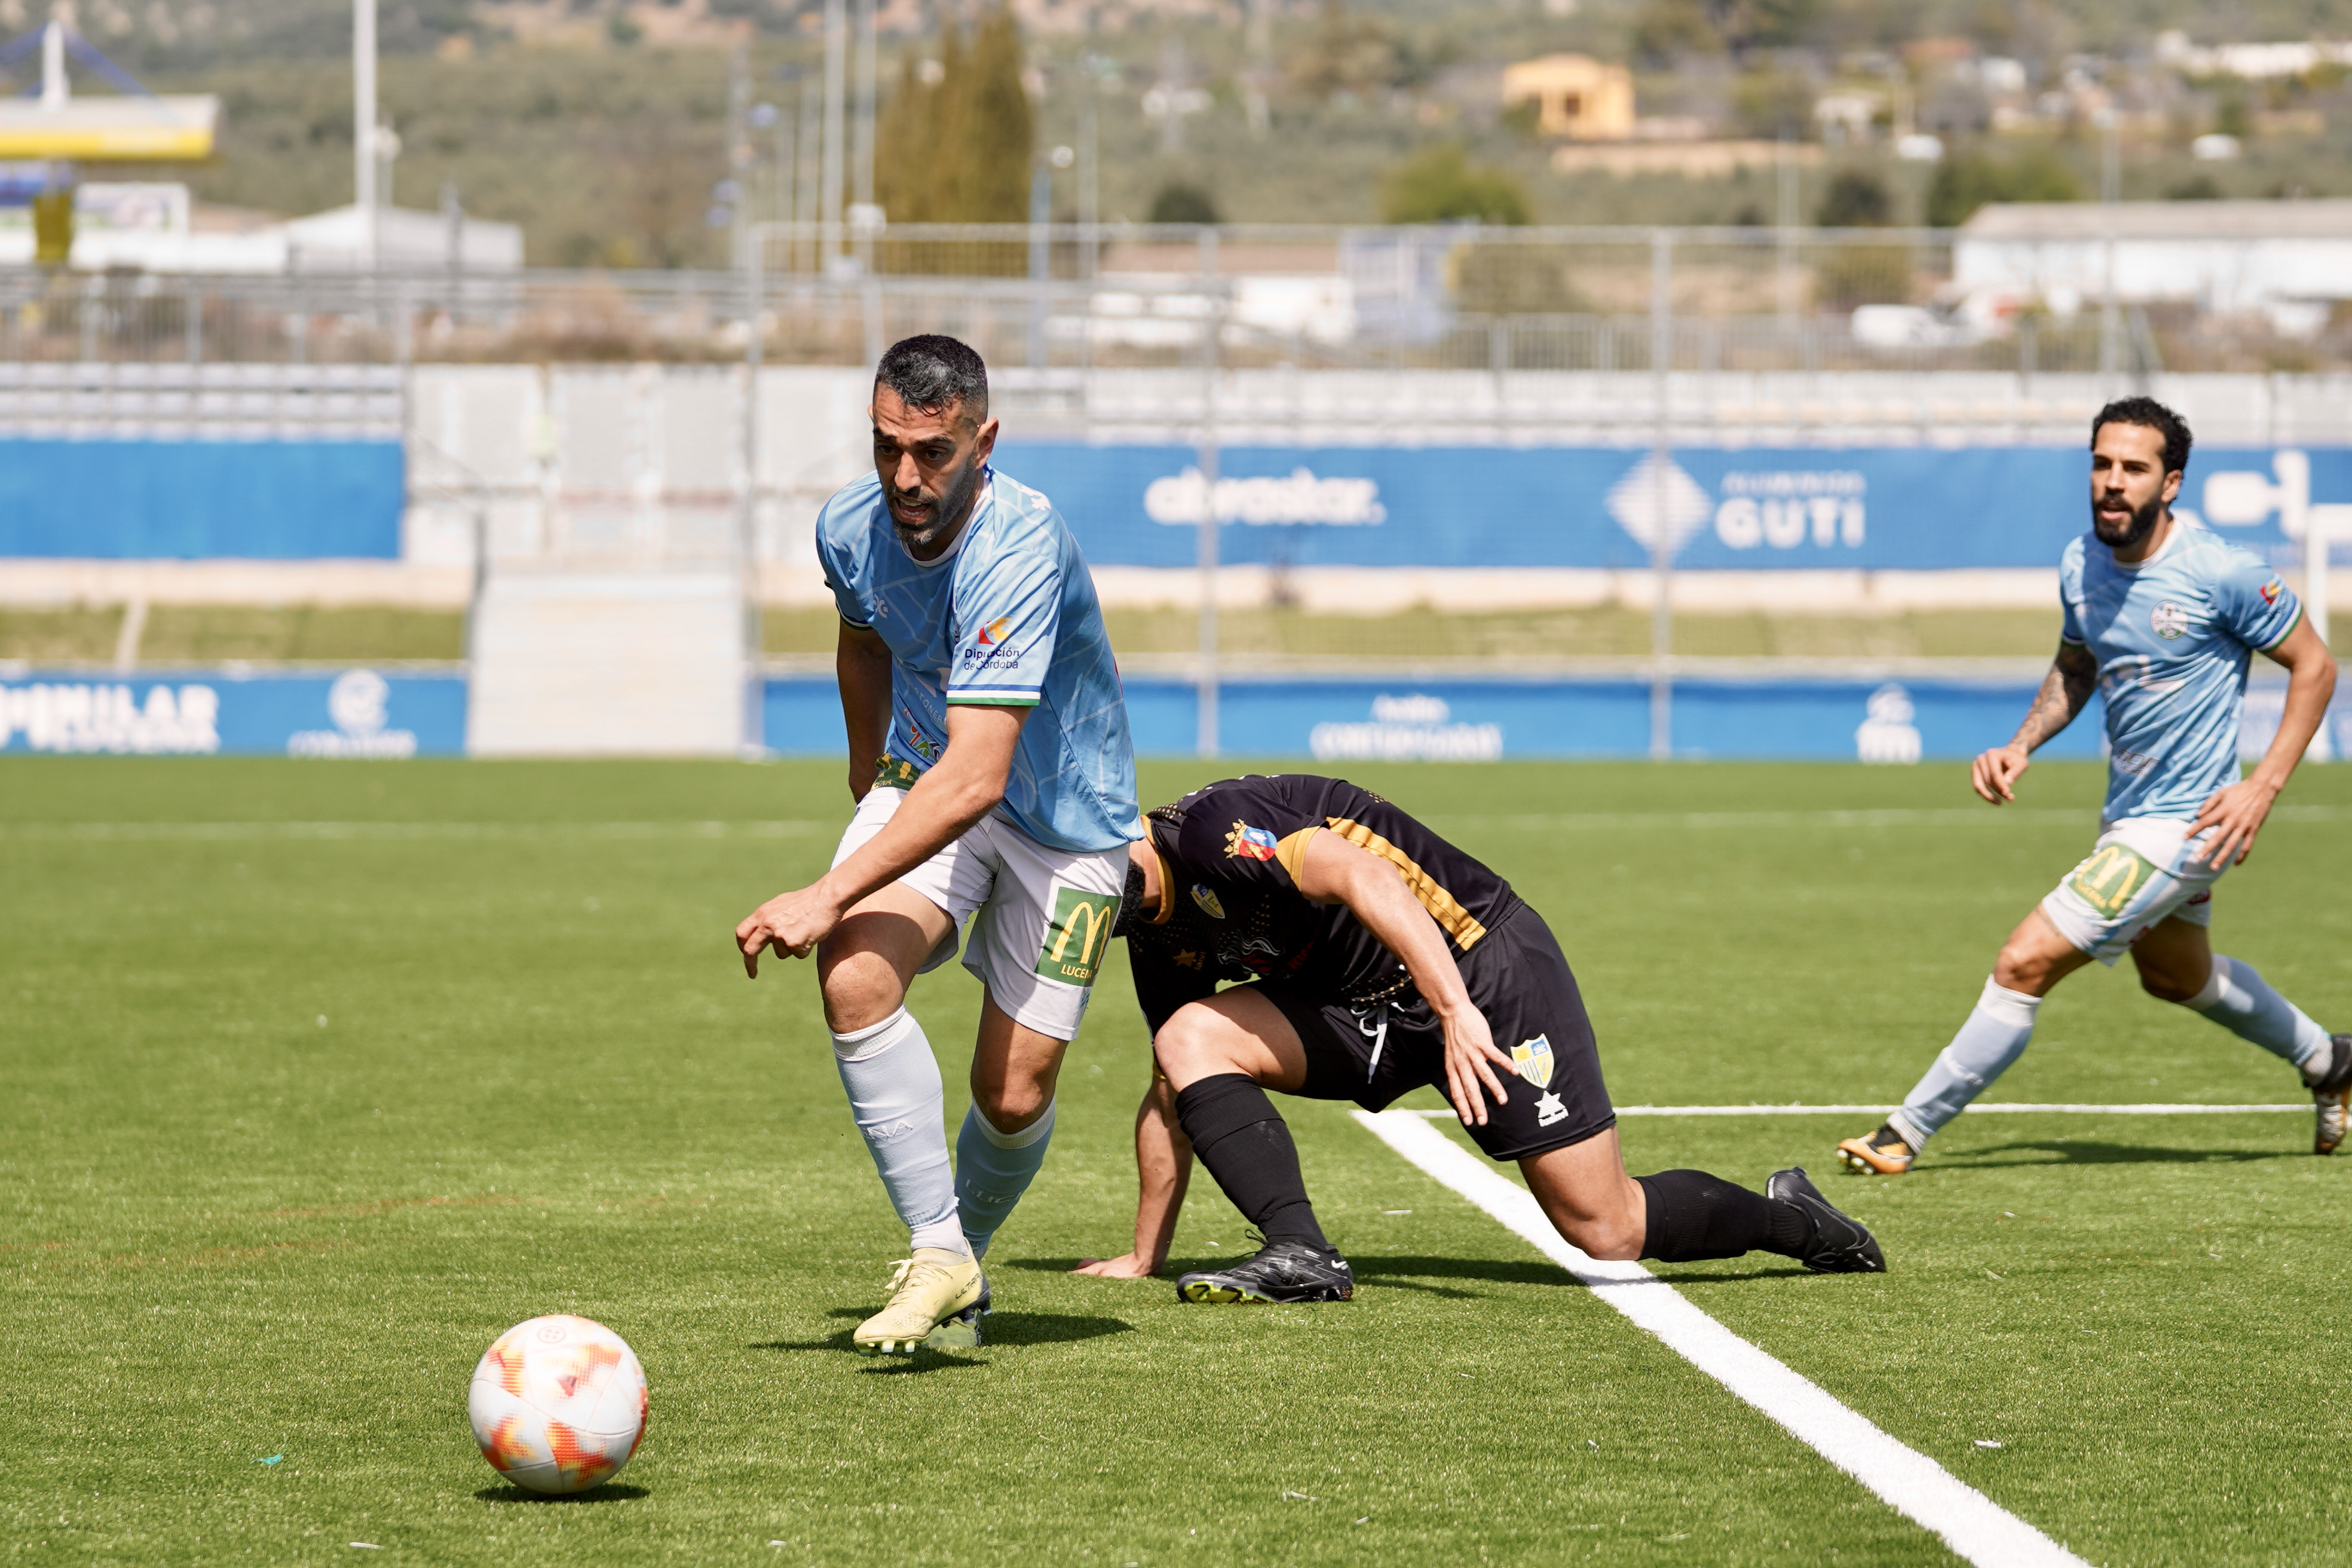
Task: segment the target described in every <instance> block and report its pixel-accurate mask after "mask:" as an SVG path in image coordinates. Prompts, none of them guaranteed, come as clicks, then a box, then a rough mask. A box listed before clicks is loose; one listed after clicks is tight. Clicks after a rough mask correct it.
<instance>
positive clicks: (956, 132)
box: [938, 5, 1037, 223]
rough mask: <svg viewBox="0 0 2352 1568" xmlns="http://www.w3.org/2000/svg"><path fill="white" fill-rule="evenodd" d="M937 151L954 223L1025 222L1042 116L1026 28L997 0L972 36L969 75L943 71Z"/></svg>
mask: <svg viewBox="0 0 2352 1568" xmlns="http://www.w3.org/2000/svg"><path fill="white" fill-rule="evenodd" d="M940 87H941V88H942V89H945V91H946V97H945V99H944V100H943V101H942V103H941V105H940V117H939V118H940V147H939V149H938V151H939V152H940V153H942V154H943V155H946V156H947V157H948V159H949V165H948V166H949V169H950V171H951V173H952V175H953V177H952V179H950V180H949V181H947V182H945V186H946V188H945V189H944V190H943V191H942V192H941V195H942V196H943V197H944V205H945V206H946V209H947V211H946V213H945V215H944V216H945V217H946V220H947V221H948V222H950V223H1024V222H1026V221H1027V220H1028V217H1029V173H1030V162H1031V160H1032V159H1033V158H1034V156H1035V154H1036V147H1037V123H1036V117H1035V115H1034V112H1033V111H1032V110H1031V109H1030V107H1029V93H1028V89H1025V88H1024V87H1023V86H1022V85H1021V28H1020V26H1019V24H1018V23H1016V22H1014V21H1013V11H1012V8H1011V7H1010V6H1007V5H998V6H997V7H996V8H995V9H994V10H992V11H991V12H990V13H989V14H988V16H986V17H985V18H983V19H982V22H981V24H980V29H979V31H978V32H977V33H976V34H975V35H974V36H973V38H972V45H971V59H970V62H969V64H967V65H966V67H965V68H964V71H963V77H962V83H961V86H959V85H958V84H957V81H956V79H955V78H953V77H950V78H947V79H943V80H941V82H940Z"/></svg>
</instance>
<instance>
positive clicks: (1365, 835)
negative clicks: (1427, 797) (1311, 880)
mask: <svg viewBox="0 0 2352 1568" xmlns="http://www.w3.org/2000/svg"><path fill="white" fill-rule="evenodd" d="M1324 820H1325V821H1326V822H1328V824H1330V827H1331V831H1332V832H1334V833H1336V834H1338V835H1339V837H1342V838H1344V839H1346V840H1347V841H1348V842H1349V843H1350V844H1353V845H1354V846H1356V847H1358V848H1359V849H1368V850H1370V851H1371V853H1373V854H1375V855H1377V856H1379V857H1380V858H1381V859H1383V860H1386V861H1388V862H1390V863H1391V865H1393V866H1395V867H1396V868H1397V871H1398V873H1399V874H1400V875H1402V877H1403V878H1404V885H1405V886H1406V887H1408V888H1410V889H1412V896H1413V897H1414V898H1416V899H1419V900H1421V907H1422V908H1423V909H1424V910H1428V911H1429V918H1430V919H1431V920H1433V921H1436V922H1437V923H1438V926H1439V928H1440V929H1441V930H1443V931H1444V932H1445V934H1446V935H1448V936H1450V937H1452V938H1453V939H1454V946H1456V947H1458V948H1460V949H1461V950H1462V951H1463V952H1469V951H1470V950H1471V948H1473V947H1475V946H1476V945H1477V942H1478V939H1479V938H1480V937H1483V936H1485V935H1486V927H1485V926H1484V925H1482V924H1480V923H1479V921H1478V917H1477V916H1475V915H1474V914H1472V913H1471V912H1470V911H1469V910H1466V909H1464V908H1463V907H1462V900H1459V899H1457V898H1455V897H1454V895H1453V894H1452V893H1449V892H1447V891H1446V890H1445V889H1444V888H1442V887H1440V886H1439V885H1438V882H1437V879H1435V878H1434V877H1432V876H1431V875H1430V874H1429V873H1428V872H1426V871H1424V870H1423V869H1422V868H1421V867H1420V866H1419V864H1417V863H1416V862H1415V861H1414V860H1413V858H1412V856H1410V855H1408V854H1406V853H1405V852H1404V851H1403V850H1402V849H1400V848H1398V847H1396V846H1395V845H1393V844H1391V843H1390V842H1389V841H1388V840H1387V839H1385V838H1383V837H1381V836H1380V835H1379V834H1377V833H1375V832H1373V831H1372V830H1371V829H1370V828H1369V827H1367V826H1364V825H1363V824H1362V823H1360V822H1351V821H1349V819H1348V818H1346V817H1344V816H1331V817H1326V818H1324ZM1301 848H1302V853H1303V849H1304V846H1302V847H1301Z"/></svg>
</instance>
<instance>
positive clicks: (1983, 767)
mask: <svg viewBox="0 0 2352 1568" xmlns="http://www.w3.org/2000/svg"><path fill="white" fill-rule="evenodd" d="M2032 765H2033V758H2032V756H2031V755H2030V754H2029V753H2028V752H2026V750H2025V748H2024V747H2023V746H1995V747H1994V748H1993V749H1992V750H1991V751H1990V752H1979V753H1978V754H1977V760H1976V763H1974V765H1972V766H1971V767H1970V768H1969V784H1972V785H1974V786H1975V788H1976V792H1977V794H1979V795H1982V796H1983V797H1984V798H1985V799H1987V800H1989V801H1990V802H1992V804H1993V805H2000V804H2002V803H2003V802H2004V801H2013V800H2015V799H2016V798H2017V793H2016V791H2015V789H2014V788H2013V787H2012V786H2014V785H2015V784H2016V783H2017V781H2018V780H2019V779H2020V778H2021V777H2023V776H2024V774H2025V770H2026V769H2027V768H2030V767H2032Z"/></svg>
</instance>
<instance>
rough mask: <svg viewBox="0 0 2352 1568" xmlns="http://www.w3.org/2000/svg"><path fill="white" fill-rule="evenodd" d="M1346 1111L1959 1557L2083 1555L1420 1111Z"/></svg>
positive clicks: (2075, 1567) (2031, 1560)
mask: <svg viewBox="0 0 2352 1568" xmlns="http://www.w3.org/2000/svg"><path fill="white" fill-rule="evenodd" d="M1353 1114H1354V1116H1355V1118H1356V1120H1357V1121H1360V1122H1362V1123H1363V1124H1364V1125H1365V1126H1366V1127H1368V1128H1370V1129H1371V1131H1372V1132H1373V1133H1374V1135H1376V1136H1377V1137H1378V1138H1379V1139H1380V1140H1381V1142H1384V1143H1386V1144H1387V1145H1388V1146H1389V1147H1390V1148H1391V1149H1394V1150H1395V1151H1396V1152H1398V1153H1400V1154H1402V1155H1403V1156H1404V1157H1405V1158H1406V1159H1407V1160H1409V1161H1411V1162H1412V1163H1413V1164H1415V1165H1418V1166H1419V1167H1420V1168H1421V1169H1422V1170H1423V1172H1424V1173H1427V1174H1428V1175H1429V1177H1430V1178H1431V1179H1432V1180H1433V1181H1435V1182H1437V1183H1438V1184H1440V1185H1442V1186H1445V1187H1449V1188H1451V1189H1453V1191H1454V1192H1455V1193H1457V1194H1461V1195H1462V1196H1463V1197H1465V1198H1467V1199H1468V1200H1469V1201H1470V1202H1471V1203H1473V1204H1475V1205H1477V1206H1478V1207H1479V1208H1482V1209H1484V1210H1486V1213H1487V1214H1489V1215H1493V1216H1494V1217H1495V1218H1496V1219H1497V1220H1500V1221H1501V1222H1502V1223H1503V1226H1504V1227H1505V1228H1506V1229H1507V1230H1509V1231H1511V1232H1512V1233H1513V1234H1514V1235H1516V1236H1517V1237H1520V1238H1521V1239H1523V1240H1525V1241H1527V1242H1528V1243H1530V1244H1531V1245H1532V1246H1534V1247H1535V1248H1536V1250H1537V1251H1538V1252H1541V1253H1542V1254H1543V1255H1544V1256H1545V1257H1547V1258H1550V1259H1551V1260H1552V1261H1553V1262H1555V1263H1557V1264H1559V1266H1560V1267H1561V1268H1565V1269H1567V1270H1568V1271H1569V1272H1570V1274H1572V1275H1574V1276H1575V1277H1576V1278H1577V1279H1579V1280H1580V1281H1581V1282H1583V1283H1584V1284H1585V1285H1587V1286H1589V1287H1591V1289H1592V1292H1593V1293H1594V1294H1595V1295H1597V1296H1599V1297H1600V1298H1601V1300H1603V1301H1606V1302H1607V1303H1608V1304H1609V1305H1610V1306H1612V1307H1614V1308H1616V1309H1617V1310H1619V1311H1620V1312H1622V1313H1623V1314H1625V1316H1626V1317H1628V1318H1630V1319H1632V1320H1633V1322H1634V1323H1635V1324H1636V1325H1637V1326H1639V1327H1641V1328H1643V1329H1646V1330H1648V1331H1650V1332H1651V1333H1653V1334H1655V1335H1656V1336H1657V1337H1658V1338H1659V1339H1660V1340H1663V1341H1664V1342H1665V1344H1666V1347H1667V1348H1668V1349H1669V1350H1672V1351H1673V1352H1675V1353H1676V1354H1677V1355H1680V1356H1681V1357H1682V1358H1683V1359H1684V1360H1685V1361H1687V1362H1689V1363H1691V1364H1692V1365H1694V1366H1696V1367H1697V1368H1698V1369H1699V1370H1700V1371H1701V1372H1704V1373H1706V1374H1707V1375H1708V1376H1709V1377H1712V1378H1714V1379H1715V1380H1716V1381H1717V1383H1720V1384H1723V1385H1724V1387H1726V1388H1727V1389H1729V1390H1730V1391H1731V1392H1732V1393H1733V1394H1737V1395H1738V1396H1739V1397H1740V1398H1741V1399H1743V1400H1745V1401H1746V1402H1747V1403H1748V1404H1749V1405H1754V1406H1755V1407H1756V1408H1757V1409H1758V1410H1759V1411H1761V1412H1763V1414H1764V1415H1768V1416H1769V1417H1771V1419H1772V1420H1774V1421H1776V1422H1778V1423H1779V1424H1780V1426H1784V1427H1786V1428H1787V1429H1788V1430H1789V1432H1790V1435H1791V1436H1795V1437H1796V1438H1797V1440H1798V1441H1799V1442H1801V1443H1803V1444H1804V1445H1805V1446H1806V1447H1810V1448H1811V1449H1812V1450H1813V1451H1814V1452H1815V1453H1817V1454H1819V1455H1821V1456H1822V1458H1825V1459H1827V1460H1828V1461H1829V1462H1830V1463H1831V1464H1832V1465H1835V1466H1836V1467H1837V1468H1839V1469H1841V1470H1843V1471H1844V1472H1845V1473H1846V1474H1847V1475H1849V1476H1852V1477H1853V1479H1855V1480H1857V1481H1860V1482H1861V1483H1862V1484H1863V1485H1864V1486H1865V1487H1867V1488H1869V1489H1870V1490H1871V1491H1873V1492H1874V1493H1876V1494H1877V1496H1878V1498H1879V1499H1880V1500H1882V1501H1883V1502H1885V1504H1886V1505H1887V1506H1888V1507H1889V1508H1892V1509H1893V1510H1895V1512H1897V1513H1900V1514H1902V1515H1903V1516H1904V1517H1905V1518H1906V1519H1909V1520H1911V1521H1913V1522H1915V1523H1916V1524H1919V1525H1921V1526H1923V1527H1924V1528H1926V1529H1927V1530H1929V1531H1933V1532H1934V1533H1935V1534H1936V1535H1937V1536H1939V1537H1941V1538H1942V1540H1943V1542H1944V1544H1945V1545H1947V1546H1948V1547H1950V1548H1951V1549H1952V1551H1953V1552H1956V1553H1958V1555H1959V1556H1960V1557H1961V1558H1963V1559H1965V1560H1966V1561H1968V1562H1969V1563H1977V1564H1979V1565H1980V1568H1990V1565H1991V1564H1995V1563H1998V1564H2000V1565H2001V1568H2062V1565H2064V1568H2087V1565H2086V1564H2084V1561H2083V1559H2081V1558H2080V1557H2077V1556H2075V1555H2074V1553H2073V1552H2069V1551H2067V1550H2066V1549H2065V1548H2064V1547H2063V1546H2061V1545H2060V1544H2058V1542H2054V1541H2053V1540H2051V1539H2050V1538H2049V1537H2048V1536H2046V1535H2044V1534H2042V1532H2041V1531H2038V1530H2036V1529H2034V1528H2033V1526H2032V1525H2030V1524H2028V1523H2026V1522H2025V1521H2023V1520H2021V1519H2020V1518H2018V1517H2017V1516H2016V1515H2015V1514H2013V1513H2011V1512H2009V1511H2008V1510H2005V1509H2003V1508H2001V1507H2000V1505H1999V1504H1998V1503H1995V1502H1994V1501H1993V1500H1991V1499H1990V1498H1989V1497H1987V1496H1985V1495H1984V1493H1982V1492H1980V1491H1979V1490H1977V1489H1976V1488H1974V1487H1972V1486H1969V1484H1968V1483H1967V1482H1965V1481H1963V1480H1961V1479H1959V1478H1958V1477H1957V1476H1955V1475H1953V1474H1952V1473H1951V1472H1950V1471H1949V1470H1947V1469H1945V1468H1943V1467H1942V1466H1941V1465H1938V1464H1937V1463H1936V1461H1935V1460H1933V1459H1931V1458H1927V1455H1925V1454H1922V1453H1920V1452H1919V1451H1918V1450H1917V1449H1916V1448H1912V1447H1906V1445H1904V1444H1902V1443H1899V1442H1897V1441H1895V1439H1894V1438H1893V1437H1891V1436H1888V1435H1887V1434H1886V1433H1885V1432H1884V1431H1881V1430H1880V1429H1879V1428H1878V1427H1877V1426H1874V1425H1873V1424H1872V1423H1871V1422H1870V1421H1868V1420H1867V1419H1865V1418H1864V1416H1863V1415H1860V1414H1859V1413H1857V1412H1855V1411H1853V1410H1852V1409H1849V1408H1848V1407H1847V1406H1845V1405H1842V1404H1840V1403H1839V1402H1838V1401H1837V1400H1835V1399H1834V1398H1832V1397H1831V1396H1830V1394H1827V1393H1825V1392H1824V1391H1823V1390H1822V1388H1821V1387H1820V1386H1819V1385H1818V1384H1813V1383H1811V1382H1809V1381H1807V1380H1806V1379H1805V1378H1803V1377H1801V1376H1799V1375H1798V1374H1797V1373H1794V1372H1792V1371H1790V1369H1789V1368H1788V1367H1787V1366H1785V1365H1783V1364H1782V1363H1780V1362H1779V1361H1776V1360H1774V1359H1773V1358H1772V1357H1771V1356H1769V1355H1767V1354H1765V1353H1764V1352H1762V1351H1760V1350H1759V1349H1757V1348H1756V1346H1754V1345H1752V1344H1750V1343H1748V1342H1747V1341H1746V1340H1743V1339H1741V1338H1740V1337H1739V1336H1738V1335H1737V1334H1735V1333H1733V1332H1732V1331H1730V1330H1729V1329H1727V1328H1725V1327H1724V1326H1723V1325H1722V1324H1721V1323H1718V1322H1717V1321H1715V1320H1714V1319H1713V1318H1710V1317H1708V1316H1707V1315H1706V1313H1705V1312H1703V1311H1701V1310H1699V1309H1698V1308H1696V1307H1695V1306H1693V1305H1692V1304H1691V1303H1690V1302H1689V1301H1688V1300H1685V1298H1684V1297H1683V1295H1682V1294H1681V1292H1679V1291H1677V1290H1675V1289H1674V1287H1672V1286H1671V1285H1668V1284H1667V1283H1666V1282H1665V1281H1664V1280H1663V1279H1659V1278H1658V1277H1657V1276H1656V1275H1654V1274H1653V1273H1651V1272H1650V1271H1649V1270H1648V1269H1646V1268H1643V1267H1642V1266H1641V1265H1640V1264H1638V1263H1604V1262H1601V1260H1600V1259H1598V1258H1589V1257H1587V1256H1585V1254H1584V1253H1582V1252H1580V1251H1579V1250H1578V1249H1577V1248H1575V1247H1571V1246H1570V1245H1569V1244H1568V1243H1567V1242H1566V1241H1564V1240H1562V1239H1561V1238H1560V1235H1559V1232H1558V1231H1556V1230H1554V1229H1553V1228H1552V1226H1551V1221H1550V1220H1549V1219H1547V1218H1546V1217H1545V1216H1544V1212H1543V1210H1542V1209H1541V1208H1540V1207H1538V1205H1537V1204H1536V1200H1535V1197H1534V1195H1533V1194H1530V1193H1528V1190H1527V1189H1526V1188H1524V1187H1522V1186H1519V1185H1517V1184H1516V1183H1514V1182H1512V1181H1510V1180H1509V1179H1507V1177H1505V1176H1504V1175H1503V1174H1502V1173H1499V1172H1497V1171H1496V1170H1495V1169H1494V1168H1493V1167H1492V1166H1490V1165H1488V1164H1487V1163H1486V1162H1484V1161H1483V1160H1481V1159H1479V1158H1478V1157H1477V1156H1476V1155H1475V1154H1472V1153H1471V1152H1469V1151H1468V1150H1466V1149H1464V1148H1463V1147H1462V1146H1461V1145H1460V1144H1458V1143H1456V1142H1454V1141H1453V1140H1452V1139H1450V1138H1448V1137H1446V1136H1445V1134H1444V1133H1443V1132H1440V1131H1437V1129H1435V1128H1434V1127H1432V1126H1431V1125H1430V1124H1429V1123H1428V1122H1427V1121H1423V1120H1422V1119H1421V1118H1420V1117H1419V1116H1416V1115H1412V1114H1411V1113H1409V1112H1404V1113H1401V1112H1398V1111H1393V1110H1391V1111H1383V1112H1381V1113H1380V1114H1378V1115H1374V1114H1372V1113H1371V1112H1369V1111H1363V1110H1359V1111H1356V1112H1354V1113H1353Z"/></svg>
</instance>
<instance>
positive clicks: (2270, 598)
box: [2263, 577, 2286, 605]
mask: <svg viewBox="0 0 2352 1568" xmlns="http://www.w3.org/2000/svg"><path fill="white" fill-rule="evenodd" d="M2285 592H2286V584H2284V583H2282V582H2280V581H2279V580H2278V579H2277V578H2275V577H2273V578H2272V579H2271V580H2270V581H2269V582H2267V583H2265V584H2263V604H2265V605H2275V604H2277V603H2278V601H2279V595H2281V594H2284V593H2285Z"/></svg>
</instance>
